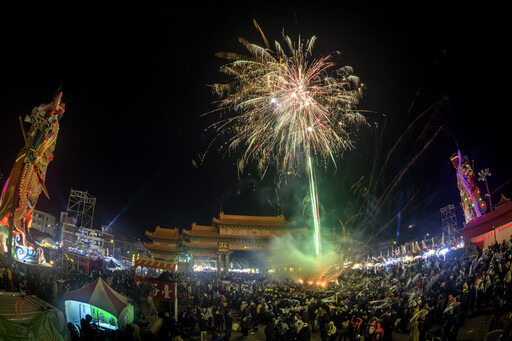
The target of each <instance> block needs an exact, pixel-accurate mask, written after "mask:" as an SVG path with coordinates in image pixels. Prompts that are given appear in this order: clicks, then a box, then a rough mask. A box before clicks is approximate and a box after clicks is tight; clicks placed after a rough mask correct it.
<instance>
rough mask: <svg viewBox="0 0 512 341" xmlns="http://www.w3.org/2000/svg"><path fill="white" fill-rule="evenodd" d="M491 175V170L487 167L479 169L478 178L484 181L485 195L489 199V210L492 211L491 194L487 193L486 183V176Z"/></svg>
mask: <svg viewBox="0 0 512 341" xmlns="http://www.w3.org/2000/svg"><path fill="white" fill-rule="evenodd" d="M488 176H491V172H489V168H486V169H481V170H480V172H478V180H479V181H484V182H485V187H486V188H487V194H486V195H485V196H486V197H487V198H488V199H489V212H490V211H492V201H491V195H490V194H489V185H488V184H487V177H488Z"/></svg>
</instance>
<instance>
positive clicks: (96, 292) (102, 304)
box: [64, 277, 129, 317]
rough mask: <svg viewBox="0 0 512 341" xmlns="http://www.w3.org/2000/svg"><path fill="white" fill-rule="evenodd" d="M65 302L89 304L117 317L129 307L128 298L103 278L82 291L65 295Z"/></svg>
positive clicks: (99, 278)
mask: <svg viewBox="0 0 512 341" xmlns="http://www.w3.org/2000/svg"><path fill="white" fill-rule="evenodd" d="M64 300H66V301H67V300H71V301H78V302H82V303H88V304H90V305H92V306H95V307H97V308H99V309H102V310H105V311H107V312H109V313H111V314H112V315H114V316H116V317H119V316H120V315H121V312H122V311H123V310H124V309H125V308H126V307H127V306H128V305H129V303H128V298H126V297H124V296H123V295H121V294H119V293H118V292H116V291H114V289H112V288H111V287H109V286H108V285H107V283H105V281H104V280H103V279H101V277H98V279H97V280H95V281H94V282H92V283H91V284H89V285H87V286H85V287H83V288H81V289H78V290H75V291H70V292H66V293H64Z"/></svg>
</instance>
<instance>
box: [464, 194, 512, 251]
mask: <svg viewBox="0 0 512 341" xmlns="http://www.w3.org/2000/svg"><path fill="white" fill-rule="evenodd" d="M511 237H512V202H511V201H510V199H508V198H506V197H505V196H503V195H502V197H501V199H500V201H499V202H498V203H497V204H496V205H495V209H494V210H493V211H491V212H489V213H487V214H484V215H482V216H481V217H478V218H476V219H474V220H472V221H470V222H469V223H468V224H466V226H464V238H465V239H466V240H468V241H471V243H474V244H476V247H477V248H478V249H480V250H483V249H487V248H488V247H489V246H491V245H492V244H494V243H502V242H504V241H505V242H506V241H509V240H510V239H511Z"/></svg>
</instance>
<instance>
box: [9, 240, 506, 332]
mask: <svg viewBox="0 0 512 341" xmlns="http://www.w3.org/2000/svg"><path fill="white" fill-rule="evenodd" d="M24 271H25V272H22V271H21V270H20V269H18V268H16V267H14V268H10V267H6V266H4V267H1V268H0V285H1V287H0V289H1V290H4V291H21V292H27V293H31V294H35V295H37V296H39V297H40V298H42V299H44V300H46V301H48V302H51V303H54V305H56V306H57V307H62V305H63V304H62V294H63V293H64V292H66V291H71V290H76V289H79V288H81V287H83V286H85V285H87V284H89V283H90V282H92V281H93V280H95V279H96V278H97V277H98V276H101V277H103V278H104V279H105V281H106V282H107V283H108V284H109V285H110V286H111V287H112V288H113V289H114V290H116V291H118V292H119V293H121V294H123V295H125V296H127V297H129V298H131V299H132V300H133V302H134V306H135V311H136V319H135V321H134V322H133V323H132V324H129V325H127V326H126V327H125V328H123V329H122V330H118V331H116V332H106V331H105V332H101V331H99V330H96V329H91V323H90V321H82V322H83V323H82V324H81V326H76V327H74V326H70V327H73V328H70V329H73V330H75V331H76V333H72V338H75V339H76V340H80V339H82V340H103V339H111V340H117V339H123V340H141V339H145V340H146V339H148V338H149V339H151V340H169V339H172V340H176V341H179V340H187V339H197V340H201V341H203V340H208V341H209V340H225V341H228V340H230V339H231V338H233V336H237V337H239V336H242V337H249V335H250V334H254V333H259V334H262V332H263V333H264V335H265V337H266V340H269V341H281V340H283V341H284V340H299V341H308V340H311V338H312V335H318V336H319V337H320V338H321V340H322V341H334V340H336V341H337V340H342V341H346V340H371V341H376V340H383V341H384V340H393V339H394V338H395V337H396V335H397V334H408V335H409V340H412V341H426V340H443V341H444V340H450V341H451V340H456V339H457V335H458V330H459V328H460V327H461V326H462V325H463V323H464V322H465V320H466V319H468V318H474V317H475V316H477V315H479V314H485V315H489V316H490V317H489V318H490V319H491V321H490V323H489V327H488V328H487V330H485V332H488V331H492V330H497V331H498V332H497V335H502V338H503V340H510V339H512V324H511V321H512V244H511V243H510V242H507V243H501V244H494V245H493V246H491V247H490V248H489V249H487V250H484V251H483V252H479V253H467V252H465V249H459V250H453V251H451V252H449V253H447V254H445V255H444V256H442V257H439V256H437V255H432V256H429V257H427V258H420V259H417V260H414V261H411V262H397V263H395V264H388V265H387V266H382V265H381V266H372V267H363V268H358V269H350V268H347V269H343V270H342V271H339V273H336V274H331V275H332V276H331V277H330V278H331V279H335V280H334V281H332V282H331V283H330V285H328V287H327V288H323V287H319V286H316V285H315V284H316V283H312V284H307V283H302V281H301V282H299V281H297V280H294V279H291V278H288V279H278V278H275V277H273V276H270V275H264V274H245V273H230V274H229V275H227V276H217V274H216V273H207V272H196V273H177V274H169V278H168V279H170V280H176V281H177V282H178V292H177V293H178V295H179V298H178V299H179V302H180V309H179V313H178V316H174V314H173V312H174V310H173V309H172V308H171V306H170V305H168V304H167V305H164V306H163V307H162V306H161V305H160V306H156V305H154V304H156V302H153V303H152V304H153V309H147V304H146V306H145V308H144V309H143V308H142V305H141V304H140V302H141V299H142V301H144V302H146V303H147V302H150V303H151V299H150V298H149V301H148V300H147V299H148V297H140V294H141V293H140V292H137V290H135V289H134V286H133V277H134V272H133V270H123V271H107V270H105V269H88V272H87V273H82V274H79V275H73V276H66V277H62V276H60V275H59V273H58V272H56V270H52V269H46V268H38V267H29V270H27V269H25V270H24ZM143 296H144V295H143ZM150 306H151V305H150ZM260 328H261V329H262V330H260Z"/></svg>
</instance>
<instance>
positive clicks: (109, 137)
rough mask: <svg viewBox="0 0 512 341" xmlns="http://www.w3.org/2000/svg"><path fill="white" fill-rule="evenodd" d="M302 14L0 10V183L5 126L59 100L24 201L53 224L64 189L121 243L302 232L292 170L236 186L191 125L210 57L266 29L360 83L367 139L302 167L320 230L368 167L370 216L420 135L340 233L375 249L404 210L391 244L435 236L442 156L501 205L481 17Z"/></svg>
mask: <svg viewBox="0 0 512 341" xmlns="http://www.w3.org/2000/svg"><path fill="white" fill-rule="evenodd" d="M312 3H313V4H312V5H297V4H294V5H286V4H285V3H283V2H274V3H273V4H272V5H261V4H259V5H257V6H256V5H252V4H248V3H247V4H245V3H244V2H240V3H234V4H229V5H228V4H225V5H220V4H218V2H210V3H207V4H200V3H199V2H180V3H179V4H171V2H166V3H165V4H164V3H160V2H153V3H151V2H148V3H146V2H139V3H137V4H136V5H124V6H118V7H115V6H113V5H108V6H107V7H105V6H104V5H98V6H94V3H93V2H82V3H80V4H77V3H69V4H68V5H65V6H60V7H52V6H42V5H38V6H40V7H30V6H28V4H25V5H23V4H21V5H17V6H16V7H18V8H15V9H13V10H10V11H2V14H1V17H2V18H1V19H2V20H0V29H1V36H2V63H1V64H0V65H1V67H0V70H1V76H0V118H1V119H0V124H1V127H2V129H1V132H2V133H1V134H0V172H2V173H3V176H4V177H3V179H2V180H1V181H2V182H4V181H5V180H6V178H7V176H8V174H9V172H10V170H11V167H12V164H13V162H14V158H15V157H16V154H17V153H18V151H19V149H20V148H21V147H22V145H23V140H22V136H21V133H20V127H19V122H18V116H19V115H22V116H25V115H26V114H28V113H29V112H30V110H31V109H32V108H33V107H34V106H37V105H39V104H40V103H43V102H44V103H48V102H50V101H51V99H52V97H53V96H54V94H55V93H56V92H57V90H58V89H59V88H60V89H61V90H62V92H63V102H65V103H66V113H65V115H64V117H63V118H62V120H61V130H60V133H59V137H58V140H57V145H56V150H55V158H54V161H53V162H51V163H50V165H49V168H48V175H47V179H46V182H47V187H48V190H49V193H50V196H51V200H47V199H46V198H45V197H44V195H41V196H40V198H39V202H38V204H37V206H36V208H37V209H39V210H43V211H47V212H50V213H52V214H54V215H56V216H57V217H58V216H59V215H60V211H65V210H66V206H67V201H68V196H69V192H70V189H76V190H84V191H85V190H87V191H88V192H89V193H90V194H91V195H93V196H95V197H96V198H97V203H96V210H95V216H94V225H95V226H96V227H99V226H100V225H108V224H109V223H111V222H112V221H113V220H114V219H116V216H118V218H117V219H116V220H115V222H114V223H113V224H112V227H113V228H114V230H115V232H119V233H124V234H127V235H135V236H139V237H142V236H143V235H144V231H145V230H147V229H148V230H153V229H154V228H155V226H157V225H159V226H162V227H177V226H181V227H184V228H188V227H189V226H190V225H191V223H193V222H197V223H198V224H210V223H211V219H212V217H214V216H217V215H218V214H219V212H220V211H224V212H225V213H226V214H246V215H279V214H281V213H284V214H285V216H286V217H287V218H288V219H289V220H295V221H296V222H297V223H299V224H307V220H308V218H307V216H308V213H307V208H306V209H305V208H304V207H303V205H302V204H303V199H304V197H306V196H307V194H308V190H307V177H306V176H305V174H299V176H297V177H293V178H290V179H288V181H287V182H285V183H282V184H281V186H280V187H279V188H278V189H276V185H275V183H276V182H275V177H274V176H273V175H272V172H269V173H268V174H267V176H266V177H265V178H264V179H263V180H261V179H260V178H259V176H258V174H257V172H255V171H254V170H252V171H251V169H250V167H249V168H248V169H247V170H246V171H245V172H244V173H243V174H242V175H240V178H239V177H238V174H237V169H236V167H235V166H234V161H235V160H236V156H237V155H236V153H235V154H231V155H227V154H226V152H225V150H223V149H221V148H220V147H221V146H222V145H223V143H224V142H225V139H223V138H218V139H216V140H214V135H212V134H210V133H209V132H207V131H205V128H207V126H208V125H209V124H211V123H212V122H214V121H215V120H217V119H218V116H214V115H207V116H206V117H202V116H201V115H202V114H203V113H206V112H209V111H211V110H213V109H214V108H215V107H214V105H213V104H212V102H213V101H214V100H215V97H214V96H213V95H212V93H211V91H210V89H209V88H208V86H207V85H208V84H212V83H215V82H221V81H223V80H224V78H223V75H222V74H221V73H219V72H218V68H219V67H220V66H221V65H222V64H223V63H224V61H223V60H221V59H218V58H217V57H215V55H214V54H215V53H216V52H219V51H233V52H245V51H244V49H243V47H242V45H240V44H239V43H238V40H237V38H238V37H243V38H245V39H247V40H249V41H251V42H254V43H257V44H262V40H261V39H260V36H259V33H258V32H257V30H256V29H255V28H254V26H253V23H252V19H253V18H254V19H256V20H257V21H258V23H259V25H260V26H261V28H262V30H263V31H264V32H265V34H266V36H267V38H268V39H269V40H270V41H274V40H278V41H280V42H281V41H282V40H281V30H282V29H283V28H284V30H285V33H286V34H288V35H290V37H291V38H292V39H293V40H297V38H298V36H299V35H300V37H301V38H304V39H307V38H309V37H311V36H312V35H315V36H316V37H317V42H316V46H315V48H314V50H313V51H314V54H315V56H324V55H326V54H328V53H331V52H333V51H340V52H341V57H340V59H341V60H342V63H343V64H344V65H350V66H352V67H353V68H354V71H355V74H356V75H357V76H359V77H360V78H361V80H362V81H363V83H364V84H365V85H366V91H365V96H364V98H363V100H362V102H361V103H360V105H359V106H358V108H359V109H360V110H365V112H366V113H365V115H367V118H368V122H369V123H370V124H369V126H367V127H361V128H360V129H359V130H358V131H357V132H355V134H354V139H355V143H356V148H355V149H354V150H352V151H347V152H345V153H344V155H343V157H341V158H340V160H339V161H338V168H337V170H335V169H334V167H333V166H332V164H331V165H329V166H328V167H327V168H321V169H319V170H318V172H317V177H318V182H319V199H320V202H321V216H322V221H323V222H324V226H325V227H326V228H339V226H340V225H339V223H338V219H341V220H342V221H347V220H349V219H350V218H351V217H352V216H353V215H354V214H355V213H357V212H358V210H359V209H360V207H361V205H362V201H361V200H360V198H358V197H357V193H354V190H353V189H354V188H355V187H354V186H353V185H354V184H355V183H356V182H357V181H358V180H359V179H361V177H363V180H362V182H361V184H366V185H367V184H368V181H369V180H370V179H374V180H375V179H377V178H376V176H374V177H373V178H372V176H371V170H372V168H375V169H377V170H382V171H383V172H382V176H381V177H379V178H378V181H376V180H375V181H376V182H377V186H376V187H374V188H373V190H372V191H371V192H370V195H371V196H372V197H373V200H370V201H367V203H366V204H365V205H364V207H363V209H364V210H366V211H368V212H370V213H371V214H373V213H375V212H376V211H375V209H376V204H375V203H376V202H378V199H379V198H381V196H382V193H383V192H382V191H383V189H384V188H386V187H387V186H388V185H389V184H390V183H394V182H393V179H394V178H395V176H396V175H397V174H399V172H400V171H402V170H404V168H406V165H407V164H408V162H410V161H411V160H414V157H415V156H416V155H418V153H419V152H420V151H421V150H422V148H423V147H424V146H425V144H426V143H427V142H428V141H430V140H431V139H432V140H431V142H430V143H429V145H428V148H426V149H425V151H423V152H422V153H421V155H420V156H419V157H418V158H417V160H416V161H415V162H414V163H413V164H412V165H411V166H410V167H407V169H406V170H407V171H406V172H405V173H404V175H403V177H401V179H400V181H398V182H397V183H396V186H395V187H394V189H393V191H392V192H391V194H390V196H389V198H388V199H387V200H385V203H384V205H383V206H382V209H381V210H380V211H378V212H377V213H376V216H375V220H374V222H375V224H376V225H374V226H373V227H371V228H368V227H366V228H365V227H361V226H357V227H354V228H356V229H360V230H361V232H365V233H368V232H371V231H369V229H371V230H373V231H374V232H375V231H376V230H379V229H381V228H382V233H380V234H379V235H378V237H379V238H387V237H393V236H395V235H396V230H397V221H396V220H393V219H392V218H393V217H394V216H395V215H396V214H397V212H399V211H400V210H402V209H404V206H406V205H407V206H406V209H405V210H403V211H402V215H401V221H400V232H401V237H403V238H408V237H409V236H410V237H414V236H415V235H421V234H422V233H426V232H429V231H431V232H433V233H436V232H439V231H440V229H441V217H440V213H439V209H440V208H441V207H444V206H446V205H448V204H455V205H458V204H459V201H460V197H459V196H458V190H457V188H456V180H455V172H454V169H453V167H452V166H451V164H450V160H449V158H450V156H451V154H452V153H454V152H456V150H457V146H458V147H459V148H460V149H461V151H462V152H463V153H464V154H466V155H468V157H469V158H470V160H473V161H474V164H475V168H476V169H475V170H476V171H478V170H480V169H483V168H490V169H491V173H492V176H491V177H490V178H489V186H490V189H491V191H494V192H493V194H492V199H493V201H494V202H497V201H498V199H499V197H500V194H501V193H504V194H505V195H506V196H510V195H512V192H511V186H510V184H509V183H508V181H510V179H511V177H510V175H511V174H510V171H509V168H508V167H509V166H510V161H509V156H510V152H509V146H510V142H509V139H510V133H511V128H510V124H509V123H507V124H506V123H505V122H507V119H506V117H507V115H506V110H507V109H508V107H507V106H505V105H502V104H501V103H503V102H504V101H503V100H502V99H503V98H506V97H504V96H505V94H504V91H503V90H504V88H503V87H502V86H503V85H502V78H503V79H505V78H506V77H505V76H504V74H505V72H506V68H505V64H504V63H503V62H502V60H503V59H504V58H505V54H504V50H505V49H506V47H505V46H504V45H502V44H503V43H504V42H506V41H508V39H505V37H504V32H505V30H504V21H502V20H501V19H500V10H499V9H486V8H471V7H467V5H464V6H461V7H455V6H453V7H451V8H448V7H446V5H444V4H443V3H441V2H439V3H438V2H425V3H423V4H422V5H418V4H417V3H411V4H410V7H398V6H396V5H393V4H390V3H386V4H385V5H373V3H370V2H361V1H359V2H353V1H350V2H343V1H339V2H338V4H337V5H335V6H332V5H320V3H318V2H312ZM362 3H364V4H362ZM123 4H125V3H123ZM321 6H322V7H321ZM418 117H420V119H419V120H418V121H417V122H416V123H415V124H414V126H413V127H411V129H409V130H407V127H408V126H409V125H410V124H411V123H412V122H414V120H415V119H416V118H418ZM441 126H442V129H441V130H440V131H439V132H438V133H437V135H435V134H436V132H437V130H438V129H439V127H441ZM404 133H405V134H404ZM402 134H404V135H403V139H402V140H401V141H402V142H401V143H400V144H399V145H398V147H397V148H396V149H395V151H394V153H393V154H392V155H391V156H390V158H389V161H388V162H387V163H386V166H385V167H384V166H383V161H384V159H385V158H386V155H387V153H388V152H389V151H390V150H391V149H392V147H393V145H394V143H395V141H397V139H398V138H399V137H400V136H402ZM434 136H435V138H433V137H434ZM212 141H213V144H212V145H211V147H210V148H208V146H209V145H210V144H211V143H212ZM206 150H207V151H208V152H207V153H206V156H205V157H204V161H203V162H202V164H200V165H199V167H197V168H196V167H194V165H193V162H192V161H193V160H195V161H196V162H197V160H198V155H200V154H201V155H202V154H204V153H205V151H206ZM479 185H480V187H481V189H482V190H484V189H485V186H484V184H483V183H482V182H480V183H479ZM412 197H414V200H412V201H411V198H412ZM409 201H410V203H409V204H407V203H408V202H409ZM460 210H461V209H460V206H459V207H458V214H460V213H461V212H460ZM303 212H304V214H303ZM372 212H373V213H372ZM352 222H355V220H352ZM411 224H414V226H415V227H414V228H413V229H411V230H409V229H408V228H407V227H408V226H409V225H411ZM459 225H460V227H462V217H459ZM407 234H409V235H407Z"/></svg>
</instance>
